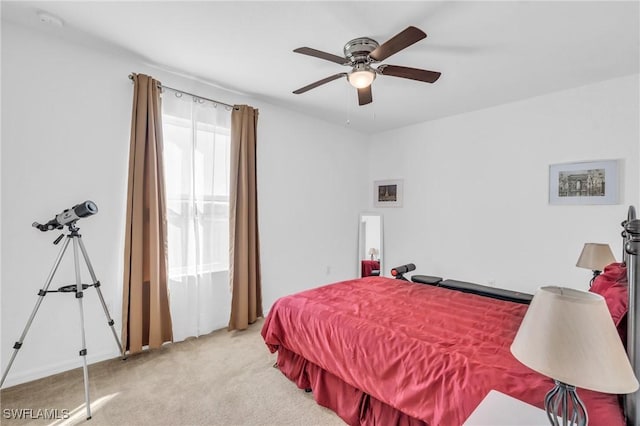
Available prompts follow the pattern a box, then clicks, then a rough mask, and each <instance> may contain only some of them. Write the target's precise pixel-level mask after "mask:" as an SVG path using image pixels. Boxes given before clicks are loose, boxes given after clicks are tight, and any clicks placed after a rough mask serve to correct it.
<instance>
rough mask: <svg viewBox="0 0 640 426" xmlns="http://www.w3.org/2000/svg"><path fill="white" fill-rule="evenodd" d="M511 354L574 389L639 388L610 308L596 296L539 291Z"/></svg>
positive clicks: (624, 390) (547, 289) (555, 289)
mask: <svg viewBox="0 0 640 426" xmlns="http://www.w3.org/2000/svg"><path fill="white" fill-rule="evenodd" d="M511 353H512V354H513V355H514V356H515V357H516V358H517V359H518V360H519V361H520V362H522V363H523V364H524V365H526V366H528V367H529V368H531V369H532V370H535V371H537V372H539V373H541V374H544V375H545V376H548V377H551V378H553V379H556V380H559V381H561V382H563V383H566V384H569V385H573V386H577V387H581V388H584V389H590V390H595V391H600V392H606V393H613V394H624V393H631V392H635V391H636V390H637V389H638V380H637V379H636V377H635V375H634V373H633V370H632V368H631V364H630V363H629V359H628V358H627V354H626V353H625V350H624V347H623V346H622V341H621V340H620V336H619V335H618V332H617V330H616V328H615V325H614V324H613V320H612V319H611V315H610V314H609V310H608V308H607V304H606V302H605V300H604V298H603V297H602V296H600V295H598V294H595V293H588V292H584V291H579V290H574V289H569V288H563V287H553V286H552V287H542V288H540V289H538V291H537V292H536V294H535V296H534V297H533V300H532V301H531V304H530V305H529V309H528V310H527V313H526V314H525V316H524V319H523V320H522V324H521V325H520V329H519V330H518V333H517V334H516V337H515V339H514V340H513V343H512V345H511Z"/></svg>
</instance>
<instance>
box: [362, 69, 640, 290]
mask: <svg viewBox="0 0 640 426" xmlns="http://www.w3.org/2000/svg"><path fill="white" fill-rule="evenodd" d="M638 91H639V85H638V76H637V75H635V76H630V77H624V78H619V79H614V80H610V81H605V82H601V83H599V84H594V85H590V86H585V87H580V88H577V89H573V90H567V91H563V92H558V93H554V94H550V95H547V96H540V97H536V98H532V99H529V100H525V101H521V102H516V103H512V104H507V105H502V106H498V107H495V108H490V109H485V110H482V111H477V112H473V113H468V114H464V115H458V116H453V117H449V118H445V119H441V120H437V121H432V122H428V123H423V124H419V125H415V126H411V127H406V128H402V129H398V130H395V131H390V132H386V133H384V134H378V135H376V136H375V137H374V139H373V142H372V145H371V149H370V152H369V155H370V163H369V181H370V185H371V182H372V181H373V180H375V179H386V178H404V207H403V208H395V209H394V208H387V209H379V210H380V211H381V212H383V214H384V220H385V252H386V255H387V256H386V259H387V260H388V262H390V263H387V264H388V265H395V264H403V263H407V262H414V263H416V266H417V269H416V272H415V273H418V274H426V275H438V276H443V277H445V278H453V279H459V280H466V281H472V282H476V283H480V284H488V283H490V282H492V283H494V284H495V285H496V286H498V287H503V288H510V289H516V290H522V291H527V292H534V291H535V289H536V288H537V287H539V286H540V285H547V284H556V285H563V286H568V287H575V288H582V289H586V286H587V283H588V280H589V278H590V277H591V272H590V271H587V270H584V269H579V268H576V267H575V263H576V261H577V259H578V256H579V254H580V251H581V249H582V245H583V244H584V243H585V242H603V243H609V244H610V245H611V247H612V250H613V251H614V254H615V255H616V257H617V258H618V259H620V256H621V243H620V238H619V234H620V231H621V227H620V226H619V224H620V222H621V221H622V219H624V218H625V217H626V211H627V206H628V205H629V204H634V205H636V206H637V204H638V201H639V188H640V185H639V182H638V180H639V177H638V176H639V175H638V165H639V161H638V160H639V148H638V147H639V143H638V141H639V140H640V134H639V130H638V127H639V121H640V119H639V117H640V111H639V107H638V102H639V101H638ZM389 159H393V161H389ZM602 159H620V166H621V193H620V203H619V204H618V205H604V206H603V205H597V206H556V205H549V204H548V202H547V199H548V169H549V164H555V163H564V162H573V161H591V160H602ZM370 192H371V191H370ZM371 202H372V201H371V200H369V203H371Z"/></svg>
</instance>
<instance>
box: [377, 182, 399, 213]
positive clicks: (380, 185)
mask: <svg viewBox="0 0 640 426" xmlns="http://www.w3.org/2000/svg"><path fill="white" fill-rule="evenodd" d="M402 186H403V180H402V179H393V180H377V181H375V182H373V205H374V207H402Z"/></svg>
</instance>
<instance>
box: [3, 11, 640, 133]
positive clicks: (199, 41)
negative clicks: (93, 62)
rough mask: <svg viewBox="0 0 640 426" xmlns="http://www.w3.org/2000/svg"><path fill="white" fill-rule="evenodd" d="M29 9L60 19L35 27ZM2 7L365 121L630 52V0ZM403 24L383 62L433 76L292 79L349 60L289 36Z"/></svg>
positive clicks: (607, 70) (635, 63)
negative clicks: (327, 57)
mask: <svg viewBox="0 0 640 426" xmlns="http://www.w3.org/2000/svg"><path fill="white" fill-rule="evenodd" d="M36 11H46V12H50V13H52V14H54V15H56V16H58V17H59V18H61V19H62V20H63V21H64V23H65V25H64V26H63V27H62V28H53V27H51V26H48V28H45V27H47V26H46V25H44V24H42V23H41V22H40V20H39V19H38V17H37V16H36ZM2 19H3V20H4V19H7V20H10V21H14V22H18V23H22V24H25V25H29V26H32V27H34V28H35V27H39V28H40V29H41V30H43V31H47V32H50V33H57V34H59V35H60V36H62V37H64V38H67V39H73V40H77V41H79V42H81V43H85V44H89V45H90V46H91V47H93V48H107V49H110V50H112V51H113V50H114V49H116V50H118V49H122V50H126V51H127V53H128V54H133V55H135V56H139V57H142V58H143V60H144V61H145V62H147V63H150V64H154V65H155V66H157V67H160V68H163V69H166V70H173V71H176V72H179V73H182V74H186V75H189V76H192V77H195V78H198V79H201V80H204V81H207V82H210V83H212V84H215V85H217V86H221V87H224V88H226V89H230V90H232V91H236V92H240V93H243V94H247V95H250V96H253V97H255V98H257V99H260V100H264V101H266V102H269V103H272V104H276V105H280V106H283V107H286V108H290V109H294V110H297V111H304V112H305V113H307V114H310V115H313V116H316V117H319V118H321V119H323V120H327V121H330V122H333V123H335V124H337V125H340V126H345V125H348V126H350V127H352V128H354V129H357V130H359V131H363V132H366V133H374V132H380V131H384V130H388V129H392V128H397V127H400V126H406V125H409V124H413V123H418V122H422V121H426V120H432V119H436V118H440V117H445V116H449V115H454V114H460V113H464V112H467V111H473V110H478V109H481V108H486V107H490V106H493V105H498V104H503V103H506V102H511V101H516V100H519V99H524V98H528V97H532V96H537V95H541V94H545V93H549V92H553V91H558V90H563V89H566V88H571V87H577V86H581V85H584V84H589V83H593V82H596V81H601V80H606V79H610V78H615V77H620V76H624V75H629V74H637V73H638V72H639V63H640V59H639V52H640V29H639V28H640V24H639V22H640V8H639V3H638V2H637V1H629V2H612V1H602V2H593V1H568V2H557V1H545V2H540V1H529V2H523V1H494V2H485V1H467V2H457V1H438V2H436V1H422V2H417V1H413V2H395V1H394V2H392V1H386V2H379V1H378V2H338V1H331V2H308V1H305V2H302V1H300V2H267V1H259V2H244V1H234V2H214V1H208V2H206V1H200V2H159V1H158V2H150V1H147V2H92V1H84V2H51V1H45V2H7V1H3V2H2ZM409 25H414V26H416V27H418V28H420V29H422V30H423V31H425V32H426V33H427V38H426V39H424V40H421V41H419V42H418V43H416V44H414V45H412V46H410V47H408V48H407V49H405V50H403V51H401V52H399V53H397V54H396V55H394V56H392V57H390V58H388V59H387V60H385V61H383V62H384V63H388V64H393V65H404V66H410V67H414V68H424V69H428V70H433V71H440V72H442V76H441V77H440V79H439V80H438V81H437V82H436V83H434V84H428V83H420V82H416V81H413V80H405V79H400V78H396V77H391V76H378V78H377V79H376V81H375V82H374V83H373V87H372V88H373V99H374V101H373V103H372V104H370V105H367V106H362V107H360V106H358V105H357V96H356V90H355V89H354V88H352V87H351V86H350V85H349V84H348V82H347V81H346V79H340V80H335V81H333V82H331V83H327V84H326V85H324V86H321V87H318V88H316V89H313V90H311V91H309V92H306V93H304V94H301V95H294V94H293V93H291V92H292V91H293V90H295V89H298V88H300V87H302V86H305V85H307V84H309V83H312V82H314V81H316V80H320V79H321V78H324V77H327V76H329V75H333V74H336V73H338V72H343V71H348V69H347V68H346V67H341V66H340V65H338V64H335V63H332V62H328V61H324V60H321V59H317V58H313V57H310V56H305V55H300V54H296V53H293V52H292V50H293V49H295V48H297V47H302V46H307V47H312V48H315V49H318V50H322V51H325V52H329V53H333V54H336V55H342V47H343V45H344V44H345V43H346V42H347V41H349V40H351V39H353V38H356V37H362V36H368V37H372V38H374V39H376V40H377V41H378V42H380V43H382V42H384V41H386V40H387V39H389V38H391V37H392V36H394V35H395V34H397V33H398V32H400V31H401V30H403V29H404V28H406V27H407V26H409ZM133 71H135V70H133ZM220 100H221V101H225V102H229V103H233V102H234V99H220Z"/></svg>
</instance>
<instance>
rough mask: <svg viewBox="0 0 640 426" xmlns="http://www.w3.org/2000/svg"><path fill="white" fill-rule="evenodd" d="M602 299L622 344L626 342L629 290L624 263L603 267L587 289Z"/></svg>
mask: <svg viewBox="0 0 640 426" xmlns="http://www.w3.org/2000/svg"><path fill="white" fill-rule="evenodd" d="M589 291H590V292H592V293H597V294H599V295H601V296H602V297H604V300H605V301H606V302H607V307H608V308H609V313H611V319H613V322H614V323H615V325H616V328H617V330H618V334H619V335H620V339H621V340H622V343H623V344H624V345H625V346H626V342H627V321H626V319H627V310H628V308H629V289H628V282H627V267H626V265H625V264H624V263H612V264H610V265H607V266H605V268H604V271H603V272H602V273H601V274H600V275H598V276H597V277H596V279H595V280H593V284H592V285H591V288H590V289H589Z"/></svg>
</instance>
